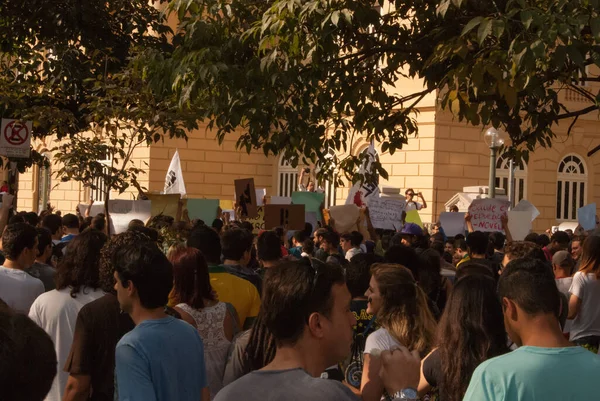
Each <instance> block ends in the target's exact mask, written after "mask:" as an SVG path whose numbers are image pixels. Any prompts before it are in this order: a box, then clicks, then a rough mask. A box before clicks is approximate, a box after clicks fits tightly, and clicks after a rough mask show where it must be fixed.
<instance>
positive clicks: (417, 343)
mask: <svg viewBox="0 0 600 401" xmlns="http://www.w3.org/2000/svg"><path fill="white" fill-rule="evenodd" d="M365 295H366V296H367V298H368V308H367V313H370V314H374V315H375V316H376V317H377V323H378V324H379V325H380V327H381V328H380V329H379V330H377V331H375V332H373V333H372V334H371V335H369V337H368V338H367V342H366V344H365V351H364V354H365V355H364V365H363V371H362V381H361V386H360V389H361V395H362V399H363V401H379V400H380V399H382V396H384V395H385V396H386V397H389V398H390V399H391V398H393V394H386V393H385V391H384V387H383V383H382V381H381V379H380V378H379V370H380V368H381V364H380V361H379V357H378V353H379V352H380V351H385V350H391V349H394V348H397V347H399V346H401V345H403V346H405V347H407V348H408V349H410V350H417V351H419V353H420V354H421V355H422V356H424V355H426V354H427V353H428V352H429V351H430V350H431V346H432V345H433V342H434V333H435V320H434V318H433V315H432V314H431V311H430V310H429V306H428V304H427V295H425V293H424V292H423V290H422V289H421V288H420V287H419V286H418V285H417V283H416V282H415V279H414V278H413V276H412V274H411V272H410V271H409V270H408V269H407V268H405V267H404V266H401V265H395V264H376V265H374V266H373V267H372V268H371V281H370V283H369V289H368V290H367V292H366V294H365Z"/></svg>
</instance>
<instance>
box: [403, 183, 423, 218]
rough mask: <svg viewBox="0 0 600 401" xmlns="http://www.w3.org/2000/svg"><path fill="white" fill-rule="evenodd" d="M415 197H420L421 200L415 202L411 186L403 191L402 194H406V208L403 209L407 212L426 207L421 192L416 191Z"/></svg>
mask: <svg viewBox="0 0 600 401" xmlns="http://www.w3.org/2000/svg"><path fill="white" fill-rule="evenodd" d="M416 195H417V198H419V199H421V202H422V203H421V202H415V200H414V199H415V191H414V190H413V189H412V188H408V189H407V190H406V191H405V192H404V196H406V208H405V209H404V210H405V211H407V212H409V211H411V210H421V209H427V202H425V198H424V197H423V194H422V193H421V192H418V193H417V194H416Z"/></svg>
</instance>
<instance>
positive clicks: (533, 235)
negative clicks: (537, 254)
mask: <svg viewBox="0 0 600 401" xmlns="http://www.w3.org/2000/svg"><path fill="white" fill-rule="evenodd" d="M539 236H540V235H539V234H538V233H529V234H527V235H526V236H525V239H524V240H523V241H527V242H534V243H536V244H537V239H538V237H539Z"/></svg>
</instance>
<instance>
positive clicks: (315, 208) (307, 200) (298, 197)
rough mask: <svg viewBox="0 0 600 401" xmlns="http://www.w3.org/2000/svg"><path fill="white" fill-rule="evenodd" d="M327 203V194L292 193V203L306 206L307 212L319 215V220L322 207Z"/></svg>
mask: <svg viewBox="0 0 600 401" xmlns="http://www.w3.org/2000/svg"><path fill="white" fill-rule="evenodd" d="M324 201H325V194H323V193H319V192H292V203H293V204H294V205H304V207H305V210H306V211H307V212H315V213H317V218H318V219H319V220H321V219H322V217H321V205H322V204H323V202H324Z"/></svg>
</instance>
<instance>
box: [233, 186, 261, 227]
mask: <svg viewBox="0 0 600 401" xmlns="http://www.w3.org/2000/svg"><path fill="white" fill-rule="evenodd" d="M234 183H235V203H236V204H237V205H238V207H239V209H240V210H241V216H238V217H248V218H251V219H252V218H255V217H257V215H258V211H257V208H258V203H257V202H256V188H255V187H254V178H244V179H242V180H235V181H234Z"/></svg>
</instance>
